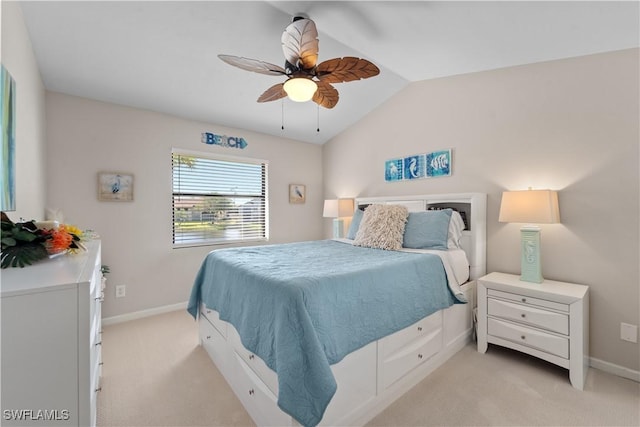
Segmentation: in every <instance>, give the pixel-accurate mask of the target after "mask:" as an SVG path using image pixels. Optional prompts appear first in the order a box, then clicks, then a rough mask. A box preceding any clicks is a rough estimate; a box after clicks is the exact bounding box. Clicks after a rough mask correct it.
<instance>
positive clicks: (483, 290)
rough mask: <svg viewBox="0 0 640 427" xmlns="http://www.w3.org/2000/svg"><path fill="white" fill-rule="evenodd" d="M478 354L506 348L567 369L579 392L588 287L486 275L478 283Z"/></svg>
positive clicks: (583, 368)
mask: <svg viewBox="0 0 640 427" xmlns="http://www.w3.org/2000/svg"><path fill="white" fill-rule="evenodd" d="M477 293H478V351H479V352H481V353H484V352H486V351H487V344H488V343H492V344H498V345H501V346H503V347H509V348H512V349H514V350H518V351H521V352H523V353H527V354H530V355H532V356H536V357H539V358H540V359H544V360H546V361H548V362H551V363H555V364H556V365H559V366H562V367H563V368H566V369H568V370H569V378H570V379H571V384H572V385H573V386H574V387H575V388H577V389H580V390H582V389H583V388H584V382H585V378H586V376H587V370H588V358H589V287H588V286H584V285H576V284H573V283H565V282H557V281H553V280H545V281H544V282H542V283H529V282H524V281H521V280H520V278H519V277H518V276H515V275H512V274H504V273H491V274H488V275H486V276H484V277H481V278H480V279H478V289H477Z"/></svg>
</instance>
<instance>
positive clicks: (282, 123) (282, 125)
mask: <svg viewBox="0 0 640 427" xmlns="http://www.w3.org/2000/svg"><path fill="white" fill-rule="evenodd" d="M280 105H282V119H281V127H282V130H284V99H283V100H282V104H280Z"/></svg>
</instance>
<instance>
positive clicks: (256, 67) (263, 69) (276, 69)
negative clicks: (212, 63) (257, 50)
mask: <svg viewBox="0 0 640 427" xmlns="http://www.w3.org/2000/svg"><path fill="white" fill-rule="evenodd" d="M218 58H220V59H221V60H223V61H224V62H226V63H227V64H229V65H233V66H234V67H238V68H242V69H243V70H247V71H253V72H254V73H260V74H267V75H269V76H281V75H283V74H284V75H286V74H287V73H286V71H285V70H284V68H282V67H281V66H279V65H275V64H270V63H268V62H264V61H260V60H257V59H249V58H243V57H241V56H233V55H218Z"/></svg>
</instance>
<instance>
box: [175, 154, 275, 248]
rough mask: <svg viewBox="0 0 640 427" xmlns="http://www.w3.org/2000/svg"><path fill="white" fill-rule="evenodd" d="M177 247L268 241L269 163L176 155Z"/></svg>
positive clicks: (243, 159)
mask: <svg viewBox="0 0 640 427" xmlns="http://www.w3.org/2000/svg"><path fill="white" fill-rule="evenodd" d="M172 176H173V244H174V246H194V245H204V244H221V243H230V242H242V241H256V240H266V239H267V238H268V227H267V224H268V220H267V218H268V217H267V214H268V208H267V207H268V199H267V163H266V162H265V161H261V160H253V159H245V158H238V159H235V158H234V159H230V158H229V157H222V156H220V157H216V156H205V155H193V154H188V153H180V152H176V151H174V152H173V153H172Z"/></svg>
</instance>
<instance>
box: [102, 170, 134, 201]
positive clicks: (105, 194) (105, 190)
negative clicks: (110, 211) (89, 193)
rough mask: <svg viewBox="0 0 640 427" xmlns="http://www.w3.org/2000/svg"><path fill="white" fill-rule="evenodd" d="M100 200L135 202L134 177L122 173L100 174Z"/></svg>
mask: <svg viewBox="0 0 640 427" xmlns="http://www.w3.org/2000/svg"><path fill="white" fill-rule="evenodd" d="M98 200H102V201H107V202H131V201H133V175H132V174H130V173H121V172H98Z"/></svg>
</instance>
